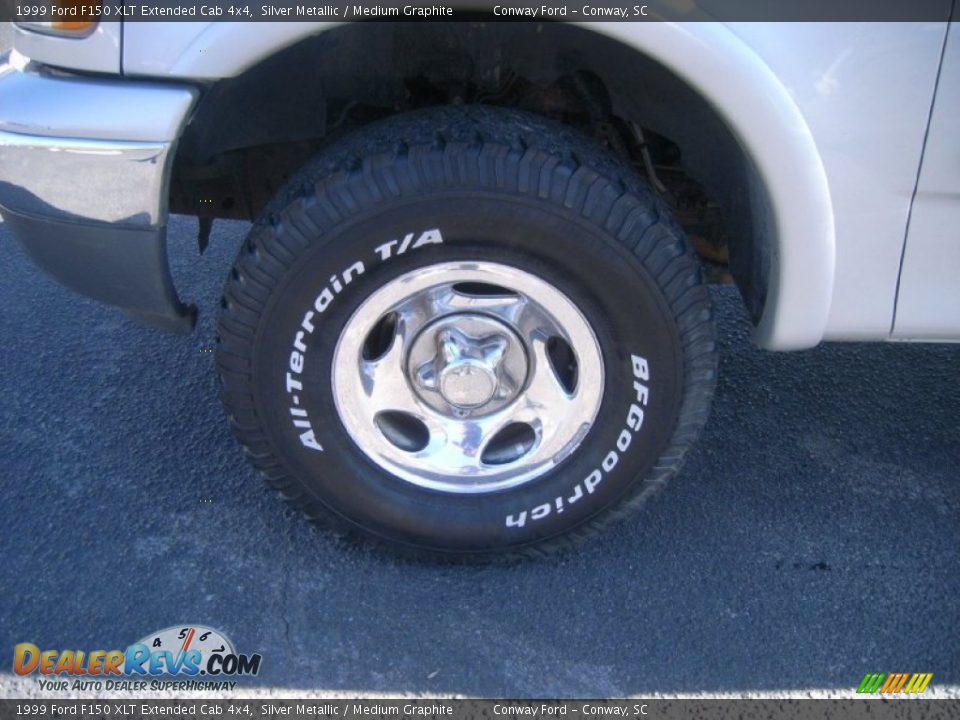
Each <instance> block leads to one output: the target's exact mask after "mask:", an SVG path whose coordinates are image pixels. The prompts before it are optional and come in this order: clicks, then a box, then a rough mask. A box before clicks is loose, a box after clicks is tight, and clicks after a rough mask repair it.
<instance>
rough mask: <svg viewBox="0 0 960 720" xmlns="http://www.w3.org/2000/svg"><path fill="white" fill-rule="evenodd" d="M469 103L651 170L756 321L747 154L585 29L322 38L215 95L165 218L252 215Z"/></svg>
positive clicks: (761, 232)
mask: <svg viewBox="0 0 960 720" xmlns="http://www.w3.org/2000/svg"><path fill="white" fill-rule="evenodd" d="M460 103H463V104H474V103H479V104H486V105H499V106H505V107H513V108H518V109H523V110H526V111H528V112H533V113H537V114H540V115H544V116H548V117H551V118H553V119H555V120H559V121H560V122H563V123H565V124H568V125H572V126H576V127H578V128H580V129H581V130H583V131H584V132H586V133H587V134H589V135H591V136H592V137H594V138H595V139H596V140H597V141H598V142H600V143H603V144H605V145H607V146H608V147H609V148H610V149H611V150H613V151H614V152H616V153H618V154H620V155H623V156H625V157H626V158H627V159H628V160H630V161H631V162H633V163H635V164H636V166H637V168H638V170H639V171H640V172H642V173H645V174H648V175H649V174H650V173H651V172H652V173H653V175H654V177H655V178H656V180H658V181H659V182H660V183H662V185H663V186H664V191H663V193H662V194H663V195H664V196H665V199H666V200H667V202H668V204H670V205H671V207H672V208H673V210H674V213H675V215H676V217H677V219H678V220H679V221H680V223H681V225H683V227H684V229H685V230H686V231H687V234H688V236H689V237H690V238H691V240H692V242H693V244H694V247H695V248H696V250H697V252H698V254H699V255H700V256H701V259H702V260H703V261H704V266H705V268H706V269H707V273H708V276H709V277H710V278H711V279H712V280H714V281H728V280H730V279H735V281H736V283H737V285H738V287H739V288H740V291H741V294H742V295H743V297H744V300H745V301H746V304H747V307H748V309H749V310H750V313H751V315H752V316H753V318H754V320H755V321H756V320H758V319H759V317H760V315H761V313H762V310H763V304H764V300H765V297H766V291H767V278H768V276H769V268H770V254H771V252H772V250H771V248H772V239H771V235H772V234H771V233H770V232H769V229H770V228H771V227H772V217H771V212H770V203H769V201H768V199H767V196H766V193H765V190H764V188H763V183H762V181H761V180H760V178H759V174H758V173H757V171H756V169H755V168H754V166H753V163H752V162H751V160H750V158H749V156H748V154H747V153H746V152H745V151H744V150H743V149H742V147H741V146H740V144H739V143H738V142H737V140H736V138H735V136H734V134H733V133H732V132H731V131H730V129H729V128H728V126H727V125H726V123H725V122H724V121H723V119H722V118H721V117H720V116H719V115H718V113H717V112H716V111H715V110H714V109H713V108H712V107H711V106H710V105H709V104H708V103H707V102H706V101H705V100H704V99H703V98H702V97H701V96H700V95H699V94H698V93H697V92H696V91H695V90H694V89H692V88H691V87H690V86H689V85H688V84H686V83H685V82H684V81H683V80H682V79H680V78H679V77H677V76H676V75H675V74H674V73H672V72H671V71H670V70H668V69H666V68H665V67H663V66H662V65H661V64H659V63H658V62H656V61H655V60H654V59H652V58H650V57H648V56H646V55H644V54H642V53H640V52H638V51H636V50H635V49H633V48H630V47H628V46H626V45H624V44H622V43H620V42H618V41H616V40H613V39H611V38H608V37H605V36H603V35H601V34H599V33H597V32H594V31H592V30H589V29H585V28H584V27H580V26H576V25H570V24H560V23H483V22H476V23H472V22H457V23H377V22H362V23H351V24H346V25H341V26H338V27H335V28H332V29H330V30H326V31H324V32H322V33H320V34H317V35H314V36H312V37H310V38H308V39H306V40H304V41H302V42H300V43H298V44H296V45H293V46H291V47H289V48H286V49H284V50H282V51H280V52H278V53H277V54H275V55H273V56H271V57H270V58H268V59H266V60H264V61H263V62H261V63H259V64H257V65H255V66H254V67H252V68H250V69H249V70H247V71H246V72H245V73H243V74H242V75H239V76H238V77H235V78H228V79H224V80H221V81H218V82H216V83H214V84H212V85H211V86H209V87H208V88H207V89H206V91H205V92H204V94H203V97H202V99H201V101H200V102H199V104H198V106H197V108H196V110H195V112H194V114H193V116H192V117H191V119H190V122H189V123H188V125H187V127H186V129H185V132H184V134H183V136H182V138H181V141H180V143H179V145H178V150H177V155H176V157H175V160H174V167H173V173H172V181H171V193H170V209H171V211H173V212H179V213H186V214H191V215H197V216H199V217H202V218H212V217H231V218H244V219H253V218H254V217H256V216H257V215H258V214H259V212H260V211H261V210H262V209H263V207H264V206H265V205H266V203H267V202H268V201H269V200H270V198H271V197H272V196H273V195H274V194H275V193H276V192H277V191H278V189H279V188H280V187H281V186H282V185H283V183H284V182H285V180H286V178H287V177H289V176H290V175H291V174H292V173H293V172H294V171H295V170H296V169H297V168H298V167H299V166H300V165H302V164H303V163H304V162H305V161H306V159H307V158H309V157H310V156H311V155H313V154H315V153H316V152H317V151H319V150H320V149H321V148H322V147H323V146H324V145H325V144H327V143H329V142H330V141H331V140H332V139H335V138H337V137H339V136H342V135H344V134H346V133H348V132H350V131H351V130H353V129H356V128H358V127H361V126H363V125H366V124H368V123H370V122H374V121H376V120H379V119H381V118H384V117H387V116H390V115H393V114H396V113H401V112H405V111H408V110H413V109H417V108H422V107H429V106H437V105H448V104H460ZM638 128H640V131H639V133H638V131H637V129H638ZM641 140H642V141H643V142H641ZM644 150H646V158H645V157H644V156H645V153H644ZM731 276H732V278H731Z"/></svg>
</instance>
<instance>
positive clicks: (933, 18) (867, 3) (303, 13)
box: [0, 0, 957, 23]
mask: <svg viewBox="0 0 960 720" xmlns="http://www.w3.org/2000/svg"><path fill="white" fill-rule="evenodd" d="M956 1H957V0H649V1H644V0H576V1H575V2H549V3H545V4H544V3H539V2H534V1H531V2H528V3H525V2H517V1H516V0H500V1H499V2H496V1H494V2H490V1H488V0H448V1H446V2H444V1H443V0H435V1H431V0H407V1H405V2H404V1H401V2H396V1H394V0H384V1H383V2H369V1H366V0H365V1H362V2H357V1H355V0H352V1H351V0H35V1H30V0H0V20H10V21H14V22H41V23H43V22H76V21H81V20H91V19H93V20H101V21H118V20H120V21H123V22H171V21H180V20H183V21H190V22H197V21H205V22H356V21H377V20H379V21H426V22H450V21H462V22H518V21H520V22H630V23H645V22H662V21H703V22H712V21H713V22H715V21H720V22H851V21H870V22H944V21H947V20H949V19H950V17H951V13H952V12H953V11H954V7H953V6H954V4H955V2H956Z"/></svg>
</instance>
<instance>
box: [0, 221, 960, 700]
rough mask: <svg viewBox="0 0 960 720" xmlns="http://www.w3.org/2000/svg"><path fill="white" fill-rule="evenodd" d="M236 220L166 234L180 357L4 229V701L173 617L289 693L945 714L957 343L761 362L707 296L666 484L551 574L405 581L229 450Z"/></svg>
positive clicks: (453, 570) (165, 339) (184, 224)
mask: <svg viewBox="0 0 960 720" xmlns="http://www.w3.org/2000/svg"><path fill="white" fill-rule="evenodd" d="M247 227H248V226H247V225H245V224H243V223H237V222H232V223H226V222H224V223H220V222H218V223H217V224H216V226H215V228H214V233H213V237H212V241H211V245H210V248H209V250H208V251H207V253H206V254H205V255H204V256H202V257H199V256H198V254H197V251H196V243H195V231H196V222H195V221H194V220H192V219H188V218H179V217H177V218H173V221H172V226H171V232H170V257H171V262H172V265H173V271H174V275H175V279H176V282H177V285H178V287H179V288H180V291H181V295H182V296H183V297H185V298H187V299H190V300H192V301H194V302H196V303H197V304H198V305H199V307H200V310H201V315H200V321H199V324H198V327H197V330H196V332H195V333H194V334H193V335H191V336H188V337H180V336H173V335H167V334H163V333H161V332H156V331H152V330H149V329H145V328H142V327H139V326H138V325H135V324H134V323H132V322H129V321H127V320H126V319H125V318H124V317H123V316H122V315H121V314H120V313H119V312H118V311H116V310H114V309H111V308H107V307H104V306H101V305H99V304H97V303H95V302H93V301H89V300H85V299H82V298H79V297H77V296H74V295H73V294H71V293H70V292H68V291H66V290H64V289H62V288H60V287H59V286H57V285H56V284H55V283H54V282H53V281H52V280H50V279H48V278H47V277H46V276H44V275H43V274H42V273H40V272H39V271H38V270H36V269H35V268H34V267H33V266H32V264H31V263H30V262H29V260H28V259H27V258H26V257H25V255H24V253H23V252H22V250H21V249H20V248H19V246H17V245H16V243H14V242H12V241H11V238H10V236H9V232H8V231H7V229H6V226H5V225H2V224H0V269H2V270H0V272H2V278H3V279H2V282H0V308H2V310H0V338H2V339H3V340H2V343H0V391H2V392H0V458H2V470H0V492H2V502H0V588H2V589H3V591H2V592H0V656H2V655H5V654H7V653H10V654H9V655H7V658H8V660H7V661H4V662H0V668H3V669H2V670H0V695H7V696H9V695H12V694H23V693H26V692H29V693H31V694H34V693H37V692H38V691H37V688H36V683H35V680H34V679H32V678H29V679H25V680H24V679H18V678H16V677H15V676H13V674H12V673H11V671H10V670H9V668H10V667H11V666H10V665H9V664H7V663H8V662H9V658H10V657H11V655H12V649H13V646H14V645H15V644H16V643H21V642H32V643H35V644H37V645H39V646H41V647H43V648H87V649H111V648H116V647H121V648H122V647H126V645H127V644H129V643H131V642H134V641H136V640H138V639H139V638H142V637H143V636H145V635H147V633H149V632H151V631H153V630H159V629H161V628H165V627H168V626H170V625H175V624H180V623H203V624H206V625H209V626H213V627H215V628H219V629H220V630H222V631H223V632H225V633H226V634H227V635H228V636H229V637H230V638H231V639H232V640H233V642H234V644H235V645H236V646H237V649H238V650H240V651H242V652H247V653H250V652H260V653H261V654H262V655H263V667H262V672H261V674H260V675H259V676H258V677H256V678H250V679H248V680H247V681H245V682H242V685H243V686H244V687H246V688H250V689H253V688H258V689H261V690H263V691H266V692H272V693H280V694H288V695H289V694H291V693H293V692H296V691H303V690H312V691H315V692H321V693H327V694H347V695H350V694H357V693H359V694H370V693H377V694H386V695H396V694H400V693H403V694H410V693H413V694H431V695H432V694H465V695H481V696H516V697H531V696H547V697H549V696H610V695H630V694H641V695H643V694H649V693H655V692H659V693H683V694H685V693H746V692H757V691H760V692H773V691H783V692H787V693H794V694H796V693H801V694H802V693H803V692H806V691H807V690H808V689H820V690H821V691H827V692H828V693H833V692H838V693H839V692H849V691H850V690H851V689H852V688H854V687H856V685H857V684H858V683H859V681H860V679H861V678H862V677H863V675H864V674H865V673H866V672H932V673H933V674H934V677H933V681H932V685H931V688H932V691H933V692H938V693H943V692H944V690H945V686H952V687H953V690H952V691H951V690H947V691H946V692H948V693H950V692H953V693H954V694H956V687H957V686H958V685H960V642H958V639H960V630H958V628H960V556H958V548H960V519H958V512H960V471H958V469H960V347H958V346H921V345H832V346H831V345H827V346H822V347H820V348H817V349H815V350H810V351H806V352H800V353H791V354H774V353H767V352H762V351H760V350H757V349H755V348H753V347H752V346H751V345H750V343H749V339H748V333H749V322H748V320H747V319H746V317H745V314H744V312H743V310H742V307H741V304H740V302H739V299H738V297H737V295H736V294H735V292H734V291H732V289H731V288H720V289H717V291H716V292H715V293H714V299H715V301H716V307H717V312H718V320H719V325H720V337H721V359H722V360H721V376H720V383H719V387H718V390H717V396H716V401H715V405H714V411H713V415H712V418H711V420H710V422H709V424H708V426H707V428H706V431H705V433H704V435H703V437H702V440H701V442H700V444H699V446H698V447H697V448H696V449H695V450H694V451H693V452H692V453H691V455H690V456H689V460H688V462H687V465H686V466H685V469H684V471H683V472H682V474H681V475H680V477H679V478H678V479H677V480H676V481H675V482H674V483H673V484H672V486H670V487H669V488H667V490H666V492H663V493H661V494H660V495H659V496H658V497H656V498H655V499H654V500H653V501H652V502H651V503H650V504H648V505H647V506H646V508H644V509H643V510H642V511H641V512H640V513H639V514H638V515H636V516H635V517H633V518H632V519H631V520H629V521H628V522H626V523H624V524H622V525H619V526H617V527H615V528H614V529H612V530H610V531H608V532H607V533H606V534H605V535H603V536H602V537H601V538H599V539H598V540H597V541H594V542H592V543H591V544H588V545H587V546H585V547H583V548H582V549H580V550H578V551H575V552H569V553H566V554H564V555H563V556H561V557H559V558H556V559H553V560H550V561H542V562H529V563H525V564H521V565H518V566H514V567H486V568H485V567H479V568H478V567H472V568H469V567H468V568H464V567H437V566H430V565H418V564H414V563H408V562H399V561H396V560H394V559H389V558H386V557H383V556H380V555H378V554H376V553H373V552H369V551H364V550H359V549H357V548H355V547H353V546H350V545H347V544H344V543H341V542H339V541H337V540H335V539H333V538H332V537H331V536H329V535H328V534H326V533H324V532H321V531H318V530H317V529H315V528H314V527H313V526H311V525H310V524H309V523H307V522H306V521H305V520H304V519H303V518H302V517H301V516H300V515H299V514H297V513H295V512H293V511H290V510H288V509H287V508H286V506H285V505H284V504H283V503H282V502H281V500H280V499H279V498H278V497H277V496H276V495H275V494H274V493H272V492H270V491H268V490H267V489H265V486H264V485H263V484H262V482H261V480H260V479H259V477H258V476H257V475H256V473H255V472H254V471H253V470H252V468H251V467H250V466H249V465H248V464H247V462H246V460H245V459H244V457H243V454H242V452H241V451H240V449H239V447H238V446H237V445H236V443H235V442H234V440H233V438H232V437H231V435H230V433H229V432H228V428H227V424H226V422H225V420H224V418H223V415H222V412H221V408H220V404H219V401H218V399H217V395H216V384H215V379H214V371H213V357H212V353H210V352H208V350H209V348H211V347H212V345H213V338H214V318H215V312H216V307H217V301H218V296H219V289H220V286H221V283H222V281H223V279H224V278H225V277H226V275H227V272H228V270H229V267H230V263H231V261H232V257H233V255H234V253H235V252H236V249H237V247H238V246H239V243H240V242H241V240H242V238H243V236H244V234H245V232H246V230H247ZM929 692H931V691H930V690H928V693H929ZM941 696H942V695H941Z"/></svg>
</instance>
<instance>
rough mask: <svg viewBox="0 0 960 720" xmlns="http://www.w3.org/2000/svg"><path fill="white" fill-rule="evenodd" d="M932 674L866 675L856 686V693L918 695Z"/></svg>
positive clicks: (928, 682)
mask: <svg viewBox="0 0 960 720" xmlns="http://www.w3.org/2000/svg"><path fill="white" fill-rule="evenodd" d="M932 679H933V673H912V674H911V673H890V674H887V673H867V674H866V675H864V676H863V680H861V681H860V685H858V686H857V692H858V693H877V692H879V693H882V694H884V695H894V694H896V693H900V692H904V693H913V694H919V693H922V692H923V691H924V690H926V689H927V685H929V684H930V681H931V680H932Z"/></svg>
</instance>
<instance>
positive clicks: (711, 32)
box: [124, 22, 836, 350]
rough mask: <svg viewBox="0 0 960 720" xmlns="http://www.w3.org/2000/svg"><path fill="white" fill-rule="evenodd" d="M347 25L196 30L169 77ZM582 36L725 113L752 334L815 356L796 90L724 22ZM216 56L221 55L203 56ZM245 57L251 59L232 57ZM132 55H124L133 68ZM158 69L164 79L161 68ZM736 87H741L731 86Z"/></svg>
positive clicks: (826, 242)
mask: <svg viewBox="0 0 960 720" xmlns="http://www.w3.org/2000/svg"><path fill="white" fill-rule="evenodd" d="M339 24H340V23H322V24H321V23H298V22H295V23H275V24H273V26H272V27H273V29H274V32H272V33H270V34H269V35H268V34H265V33H262V32H261V31H260V30H259V29H258V27H257V26H256V25H255V24H254V25H244V24H234V23H206V24H200V23H198V26H200V27H198V29H197V32H196V34H195V35H193V36H192V40H190V41H188V42H186V45H185V46H182V47H181V48H180V51H179V52H178V54H177V55H176V57H169V56H168V59H169V64H168V66H167V67H166V68H165V69H164V70H163V71H162V72H163V74H166V75H168V76H171V77H192V78H209V79H215V78H224V77H233V76H236V75H239V74H241V73H243V72H244V71H245V70H247V69H249V68H250V67H252V66H254V65H255V64H257V63H259V62H261V61H262V60H264V59H266V58H268V57H269V56H271V55H273V54H275V53H276V52H279V51H280V50H282V49H285V48H287V47H289V46H290V45H293V44H294V43H296V42H298V41H300V40H303V39H305V38H307V37H309V36H311V35H315V34H317V33H318V32H322V31H325V30H327V29H331V28H333V27H336V26H337V25H339ZM582 27H584V28H585V29H588V30H590V31H592V32H597V33H600V34H603V35H604V36H606V37H608V38H610V39H611V40H614V41H616V42H619V43H621V44H623V45H626V46H628V47H630V48H632V49H634V50H636V51H638V52H640V53H643V54H645V55H647V56H649V57H650V58H652V59H654V60H655V61H657V62H659V63H660V64H661V65H663V66H664V67H665V68H667V69H668V70H669V71H670V72H672V73H673V74H675V75H676V76H677V77H679V78H680V79H682V80H683V81H685V82H686V83H687V84H689V85H690V86H691V87H692V88H693V89H694V90H696V91H697V92H698V93H699V94H700V95H701V96H702V97H703V98H704V99H705V100H706V101H707V102H708V103H710V105H711V106H712V107H713V108H714V109H715V110H716V111H717V112H718V114H719V115H720V117H721V118H722V119H723V121H724V122H725V123H727V125H728V128H729V129H730V130H731V132H732V133H733V135H734V136H735V137H736V138H737V140H738V142H739V144H740V145H741V148H742V149H743V150H744V152H745V154H746V155H747V156H748V157H749V158H750V160H751V161H752V164H753V166H754V167H755V169H756V171H757V175H758V176H759V180H760V184H761V186H762V188H763V190H764V192H765V195H766V200H767V202H766V205H767V206H768V207H769V210H770V215H771V217H769V218H764V219H765V220H766V221H768V222H769V237H762V238H759V241H760V242H764V243H765V244H766V245H767V248H768V250H769V253H768V255H769V258H770V266H769V270H768V272H767V273H766V278H765V281H766V300H765V303H764V307H763V311H762V314H761V316H760V318H759V320H758V322H757V324H756V327H755V329H754V340H755V342H756V343H757V344H758V345H760V346H761V347H764V348H768V349H775V350H793V349H802V348H807V347H812V346H814V345H816V344H817V343H819V342H820V341H821V340H822V339H823V336H824V331H825V328H826V326H827V322H828V316H829V312H830V303H831V298H832V295H833V285H834V268H835V261H836V246H835V236H834V218H833V206H832V200H831V195H830V189H829V184H828V180H827V174H826V171H825V169H824V166H823V162H822V160H821V157H820V153H819V151H818V149H817V144H816V141H815V139H814V137H813V134H812V132H811V130H810V127H809V126H808V124H807V122H806V120H805V119H804V116H803V113H802V112H801V110H800V108H799V107H798V106H797V104H796V102H795V101H794V99H793V97H792V96H791V94H790V91H789V90H788V88H787V87H785V86H784V84H783V83H782V82H781V81H780V79H779V78H778V77H777V76H776V74H775V73H774V72H773V71H772V70H771V69H770V67H769V66H768V65H767V64H766V63H765V62H764V61H763V60H762V59H761V58H760V57H759V55H758V54H757V53H756V52H754V50H753V49H751V48H750V47H749V46H748V45H747V43H746V42H745V41H744V40H742V39H741V38H740V37H738V36H737V35H736V33H735V32H734V31H733V30H732V29H731V28H730V27H728V26H727V25H725V24H723V23H719V22H693V23H672V22H651V23H644V24H642V25H638V24H635V23H583V24H582ZM207 48H216V49H217V50H216V51H214V52H201V50H204V49H207ZM224 48H242V49H243V52H242V53H241V52H238V51H224V50H223V49H224ZM127 52H128V48H127V47H125V48H124V53H125V61H126V53H127ZM152 70H154V71H156V70H160V68H159V67H156V66H154V68H152ZM731 78H736V79H737V80H736V82H730V80H731Z"/></svg>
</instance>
